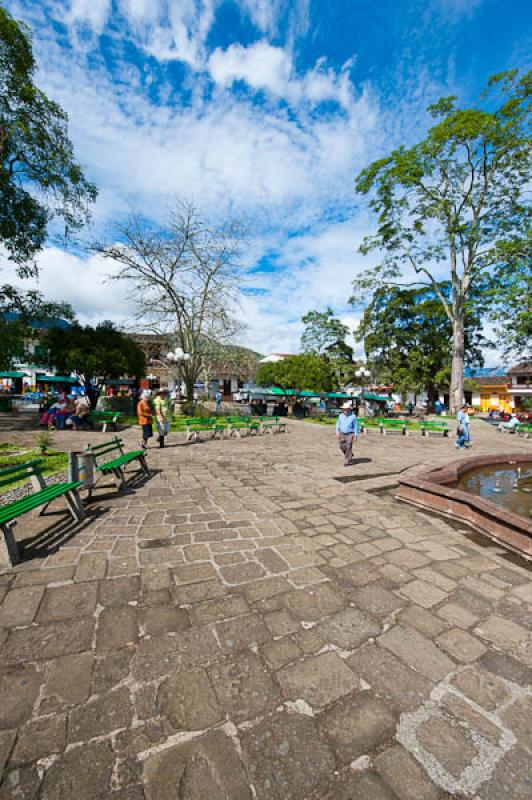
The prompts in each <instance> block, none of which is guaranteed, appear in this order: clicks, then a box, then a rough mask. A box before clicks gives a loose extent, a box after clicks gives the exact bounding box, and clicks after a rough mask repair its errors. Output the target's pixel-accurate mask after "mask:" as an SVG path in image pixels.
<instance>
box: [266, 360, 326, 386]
mask: <svg viewBox="0 0 532 800" xmlns="http://www.w3.org/2000/svg"><path fill="white" fill-rule="evenodd" d="M257 383H258V385H259V386H279V387H280V388H281V389H297V390H299V391H312V392H330V391H332V389H333V386H334V383H335V378H334V370H333V367H332V365H331V364H330V362H328V361H327V360H326V359H324V358H321V357H320V356H316V355H310V354H302V355H299V356H290V357H289V358H285V359H283V360H282V361H274V362H271V363H269V364H261V366H260V368H259V371H258V373H257Z"/></svg>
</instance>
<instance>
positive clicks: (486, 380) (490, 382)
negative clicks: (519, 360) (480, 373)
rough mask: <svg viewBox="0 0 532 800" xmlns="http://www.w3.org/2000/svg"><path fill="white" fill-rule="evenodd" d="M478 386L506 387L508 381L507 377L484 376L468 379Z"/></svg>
mask: <svg viewBox="0 0 532 800" xmlns="http://www.w3.org/2000/svg"><path fill="white" fill-rule="evenodd" d="M470 380H473V381H475V383H476V384H477V385H478V386H508V385H509V383H510V379H509V377H508V376H507V375H486V376H485V377H479V378H470Z"/></svg>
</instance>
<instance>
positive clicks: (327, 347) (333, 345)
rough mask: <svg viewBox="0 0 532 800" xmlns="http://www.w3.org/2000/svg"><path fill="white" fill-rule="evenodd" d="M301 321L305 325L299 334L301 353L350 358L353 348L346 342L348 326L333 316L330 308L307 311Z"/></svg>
mask: <svg viewBox="0 0 532 800" xmlns="http://www.w3.org/2000/svg"><path fill="white" fill-rule="evenodd" d="M301 322H302V323H303V324H304V325H305V330H304V331H303V334H302V336H301V351H302V352H303V353H310V354H312V355H318V356H328V357H330V358H342V359H347V360H352V358H353V350H352V348H351V347H350V346H349V345H348V344H347V342H346V339H347V337H348V336H349V328H348V327H347V325H344V324H343V322H341V321H340V320H339V319H338V317H335V316H334V312H333V310H332V308H330V307H328V308H326V309H325V311H309V312H308V313H307V314H305V316H304V317H301Z"/></svg>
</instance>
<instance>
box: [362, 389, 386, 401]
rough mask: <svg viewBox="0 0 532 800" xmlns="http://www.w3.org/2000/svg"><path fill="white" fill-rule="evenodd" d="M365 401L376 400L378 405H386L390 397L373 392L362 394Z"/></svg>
mask: <svg viewBox="0 0 532 800" xmlns="http://www.w3.org/2000/svg"><path fill="white" fill-rule="evenodd" d="M364 399H365V400H376V401H377V402H378V403H388V402H389V401H390V399H391V398H390V397H388V396H387V395H385V394H373V392H364Z"/></svg>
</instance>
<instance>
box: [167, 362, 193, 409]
mask: <svg viewBox="0 0 532 800" xmlns="http://www.w3.org/2000/svg"><path fill="white" fill-rule="evenodd" d="M166 358H167V360H168V361H170V363H172V364H175V365H176V366H177V379H176V388H175V401H174V406H175V408H174V411H175V413H176V414H180V413H181V402H182V401H181V366H182V364H184V363H185V362H186V361H190V353H185V351H184V350H182V349H181V347H176V349H175V350H171V351H170V352H169V353H167V354H166Z"/></svg>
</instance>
